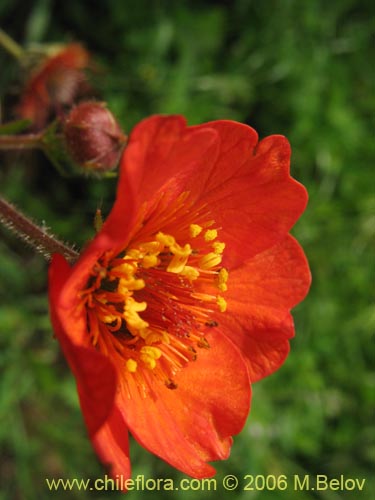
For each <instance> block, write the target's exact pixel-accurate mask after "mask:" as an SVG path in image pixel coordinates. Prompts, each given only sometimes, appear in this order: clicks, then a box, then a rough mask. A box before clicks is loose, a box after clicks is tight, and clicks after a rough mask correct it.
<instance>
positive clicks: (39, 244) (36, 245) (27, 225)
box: [0, 196, 79, 263]
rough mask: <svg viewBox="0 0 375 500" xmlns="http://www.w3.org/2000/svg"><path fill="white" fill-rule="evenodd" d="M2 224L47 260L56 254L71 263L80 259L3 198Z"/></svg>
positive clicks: (0, 215)
mask: <svg viewBox="0 0 375 500" xmlns="http://www.w3.org/2000/svg"><path fill="white" fill-rule="evenodd" d="M0 222H1V223H2V224H3V225H4V226H5V227H6V228H8V229H9V230H10V231H12V232H13V233H15V234H16V235H17V236H18V237H19V238H20V239H21V240H23V241H24V242H26V243H27V244H28V245H30V246H31V247H32V248H33V249H34V250H36V251H37V252H38V253H40V254H42V255H43V257H44V258H45V259H47V260H50V259H51V256H52V254H54V253H60V254H62V255H63V256H64V257H65V258H66V260H67V261H68V262H70V263H73V262H75V261H76V260H77V259H78V256H79V254H78V252H76V251H75V250H73V248H71V247H69V246H67V245H66V244H65V243H63V242H62V241H59V240H58V239H56V238H55V237H54V236H52V235H50V234H48V232H47V230H46V229H45V228H43V227H40V226H38V225H37V224H35V223H34V222H33V221H32V220H30V219H29V218H28V217H26V216H25V215H23V214H22V213H21V212H20V211H19V210H17V209H16V208H15V207H14V206H13V205H11V204H10V203H9V202H8V201H6V200H5V199H4V198H3V197H1V196H0Z"/></svg>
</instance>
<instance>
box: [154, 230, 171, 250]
mask: <svg viewBox="0 0 375 500" xmlns="http://www.w3.org/2000/svg"><path fill="white" fill-rule="evenodd" d="M156 241H158V242H159V243H161V244H162V245H164V246H166V247H170V246H172V245H174V244H175V243H176V240H175V239H174V238H173V236H171V235H169V234H164V233H162V232H159V233H158V234H157V235H156Z"/></svg>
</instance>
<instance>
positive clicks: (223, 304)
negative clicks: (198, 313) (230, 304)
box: [216, 295, 227, 312]
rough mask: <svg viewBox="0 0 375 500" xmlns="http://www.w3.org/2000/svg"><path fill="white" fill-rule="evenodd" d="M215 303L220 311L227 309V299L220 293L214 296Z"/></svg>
mask: <svg viewBox="0 0 375 500" xmlns="http://www.w3.org/2000/svg"><path fill="white" fill-rule="evenodd" d="M216 303H217V305H218V306H219V311H220V312H225V311H226V310H227V301H226V300H225V299H224V298H223V297H221V296H220V295H218V296H217V297H216Z"/></svg>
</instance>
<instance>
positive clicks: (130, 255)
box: [124, 248, 141, 260]
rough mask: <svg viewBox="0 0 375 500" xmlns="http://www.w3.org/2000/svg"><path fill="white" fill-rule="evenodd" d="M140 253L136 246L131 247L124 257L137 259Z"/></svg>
mask: <svg viewBox="0 0 375 500" xmlns="http://www.w3.org/2000/svg"><path fill="white" fill-rule="evenodd" d="M140 255H141V252H140V251H139V250H138V249H137V248H131V249H130V250H128V251H127V252H126V255H125V257H124V259H126V260H128V259H131V260H133V259H134V260H137V259H139V257H140Z"/></svg>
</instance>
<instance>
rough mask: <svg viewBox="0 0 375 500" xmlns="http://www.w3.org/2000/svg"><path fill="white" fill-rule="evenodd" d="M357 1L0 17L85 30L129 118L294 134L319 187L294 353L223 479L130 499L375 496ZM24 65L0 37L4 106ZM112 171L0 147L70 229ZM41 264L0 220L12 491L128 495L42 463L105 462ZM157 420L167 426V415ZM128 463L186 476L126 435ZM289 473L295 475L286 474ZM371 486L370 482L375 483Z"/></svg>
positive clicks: (48, 34)
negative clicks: (100, 172) (231, 478)
mask: <svg viewBox="0 0 375 500" xmlns="http://www.w3.org/2000/svg"><path fill="white" fill-rule="evenodd" d="M372 4H373V2H371V1H370V0H369V1H366V0H362V1H358V0H332V1H330V2H327V1H326V0H316V1H307V0H305V1H301V0H284V1H281V0H280V1H276V0H266V1H263V2H260V1H259V2H257V1H250V0H235V1H226V2H214V1H208V0H197V1H190V2H187V1H176V2H173V1H169V2H168V1H147V0H137V1H118V0H107V1H105V2H104V1H103V2H97V3H96V4H95V8H93V7H92V2H91V1H89V0H80V1H74V0H66V1H65V2H60V1H57V0H55V1H53V0H34V1H25V0H23V1H21V0H2V1H1V3H0V26H1V27H2V28H3V29H5V30H6V31H7V32H8V33H9V34H10V35H12V36H13V37H14V38H15V39H16V40H17V41H19V42H20V43H22V44H29V43H34V42H38V43H43V42H64V41H65V42H66V41H70V40H77V41H81V42H83V43H84V44H85V45H86V47H87V48H88V49H89V50H90V51H92V53H93V55H94V56H95V58H96V60H97V61H98V63H99V65H100V72H99V73H98V74H97V75H96V77H95V78H96V81H95V85H96V86H97V87H98V89H99V91H100V96H101V98H102V99H103V100H106V101H107V102H108V104H109V107H110V109H112V111H113V112H114V113H115V114H116V115H117V117H118V119H119V120H120V122H121V124H122V125H123V127H124V129H125V130H126V131H130V130H131V128H132V127H133V126H134V124H135V123H137V121H139V120H140V119H141V118H143V117H145V116H147V115H149V114H153V113H181V114H184V115H186V117H187V118H188V121H189V123H190V124H197V123H201V122H204V121H207V120H212V119H219V118H229V119H235V120H239V121H242V122H246V123H248V124H250V125H252V126H253V127H254V128H255V129H257V131H258V132H259V134H260V136H261V137H264V136H266V135H268V134H272V133H280V134H284V135H286V136H287V137H288V138H289V140H290V142H291V144H292V148H293V158H292V174H293V176H294V177H296V178H297V179H298V180H300V181H301V182H302V183H303V184H305V185H306V186H307V188H308V191H309V195H310V203H309V206H308V209H307V211H306V213H305V214H304V216H303V217H302V219H301V220H300V221H299V222H298V224H297V225H296V227H295V229H294V231H293V233H294V234H295V235H296V236H297V238H298V239H299V241H300V242H301V243H302V245H303V247H304V249H305V251H306V253H307V255H308V258H309V261H310V264H311V269H312V274H313V285H312V288H311V292H310V294H309V296H308V298H307V299H306V300H305V301H304V302H303V303H302V304H301V305H300V306H298V308H297V309H296V310H295V313H294V316H295V321H296V331H297V335H296V338H295V339H294V340H293V341H292V350H291V354H290V356H289V358H288V360H287V362H286V364H285V365H284V366H283V368H282V369H281V370H280V371H278V372H277V373H276V374H274V375H273V376H272V377H270V378H268V379H266V380H264V381H262V382H260V383H258V384H257V385H256V386H255V387H254V397H253V408H252V412H251V415H250V417H249V421H248V425H247V426H246V428H245V429H244V430H243V432H242V434H241V435H240V436H239V437H237V438H236V439H235V442H234V446H233V449H232V456H231V458H230V459H229V460H228V461H226V462H224V463H219V464H218V466H217V470H218V474H217V476H216V477H217V480H218V490H217V491H216V492H213V491H211V492H209V491H205V492H202V491H196V492H194V491H191V492H185V493H182V492H180V491H174V492H155V491H153V492H141V491H140V492H131V493H128V498H130V499H132V500H133V499H134V500H136V499H140V498H143V497H147V498H160V499H161V498H171V499H172V498H187V499H192V500H193V499H199V498H202V496H204V497H205V498H215V497H216V496H217V495H220V496H224V497H225V498H226V496H228V497H231V498H238V499H245V498H246V499H258V498H260V499H262V500H268V499H272V500H279V499H280V500H284V499H285V500H286V499H291V498H292V499H298V500H310V499H311V500H312V499H323V500H339V499H340V498H344V497H348V498H361V499H363V500H367V499H368V500H370V499H371V498H375V496H373V495H374V482H371V481H373V480H372V479H371V477H370V470H371V465H372V466H373V464H374V459H375V449H374V420H373V409H374V392H375V391H374V382H375V376H374V371H373V368H374V343H373V335H372V334H373V332H374V330H375V313H374V309H373V305H372V304H371V302H372V300H373V299H372V295H373V284H374V267H375V266H374V258H373V255H374V253H373V250H374V241H375V239H374V232H375V200H374V184H375V182H374V181H375V179H374V165H373V160H374V157H375V154H374V143H375V141H374V140H373V137H372V135H373V125H374V120H373V118H374V110H375V106H374V88H373V86H374V81H375V79H374V76H375V75H374V66H375V65H374V51H373V50H372V49H371V45H370V37H371V34H372V33H373V31H374V19H375V16H374V8H373V7H372ZM17 78H18V67H17V64H16V62H15V61H14V60H12V58H11V57H10V56H9V55H8V54H7V53H5V52H4V51H3V50H0V92H1V103H2V105H3V110H4V113H5V112H6V110H7V103H9V102H12V99H13V100H14V98H15V96H16V95H17V91H18V89H19V87H18V86H17V85H18V84H17V81H18V80H17ZM114 189H115V182H114V181H110V180H107V181H98V180H95V179H92V180H86V179H62V178H61V177H60V176H59V175H58V174H57V172H56V171H55V170H54V169H53V168H52V167H51V164H50V163H49V162H48V161H47V160H46V159H45V158H44V157H43V155H42V154H35V153H34V154H28V153H19V152H17V153H12V154H9V153H7V154H2V155H1V163H0V192H1V193H2V194H3V195H5V196H6V197H7V198H8V199H9V200H11V201H12V202H14V203H15V204H16V205H18V206H19V207H20V208H21V209H22V210H23V211H25V212H26V213H27V214H29V215H31V216H32V217H34V218H35V219H36V220H38V221H44V222H45V224H46V225H47V226H49V227H50V228H52V231H53V232H54V233H55V234H57V235H59V236H60V237H62V238H64V239H66V240H67V241H71V242H75V243H77V245H78V246H79V245H82V244H83V243H84V241H85V240H87V238H89V237H91V236H92V235H93V227H92V219H93V215H94V213H95V209H96V208H97V207H99V206H100V207H102V210H103V212H104V214H106V213H108V211H109V209H110V207H111V203H112V200H113V195H114ZM46 272H47V264H46V263H45V262H44V261H43V259H42V258H41V257H39V256H37V255H34V254H33V252H32V251H31V250H29V249H27V248H25V247H24V245H23V244H22V243H20V242H19V241H18V240H16V239H15V238H14V237H13V236H12V235H11V234H10V233H9V232H8V231H7V230H5V229H4V228H0V447H1V458H0V459H1V464H0V466H1V472H0V484H1V493H0V499H1V500H8V499H12V500H13V499H14V500H18V499H19V500H23V499H26V500H34V499H37V498H38V499H47V498H50V497H51V498H56V499H58V498H72V499H75V498H77V499H86V498H87V499H99V498H107V497H108V498H122V495H121V494H120V493H110V492H106V493H104V492H103V493H100V492H93V491H91V492H90V491H87V492H83V491H81V492H79V491H77V489H75V490H73V491H70V492H68V491H63V490H60V491H58V492H49V491H48V489H47V487H46V484H45V478H59V477H63V478H83V479H86V478H100V477H103V476H104V474H105V470H104V468H103V467H102V466H101V465H100V464H99V462H98V460H97V458H96V457H95V455H94V453H93V451H92V449H91V445H90V443H89V441H88V439H87V437H86V431H85V428H84V425H83V422H82V417H81V413H80V410H79V407H78V402H77V396H76V392H75V385H74V381H73V377H72V375H71V374H70V372H69V370H68V369H67V366H66V364H65V361H64V360H63V358H62V356H61V354H60V352H59V348H58V345H57V342H56V341H55V340H54V339H53V338H52V331H51V326H50V323H49V318H48V314H47V310H48V307H47V299H46ZM160 432H163V430H162V429H160ZM132 462H133V475H134V477H135V476H136V475H137V474H144V475H145V476H146V477H151V478H157V477H170V478H175V479H176V480H178V479H181V478H183V477H184V476H183V475H182V474H180V473H179V472H177V471H175V470H173V469H172V468H170V467H169V466H168V465H166V464H164V463H163V462H162V461H161V460H159V459H157V458H155V457H153V456H151V455H150V454H148V453H147V452H146V451H144V450H143V449H141V448H140V447H138V446H137V445H136V444H135V443H132ZM226 474H235V475H237V476H238V477H239V478H240V481H241V484H242V486H244V484H246V481H243V480H242V478H243V477H244V476H245V475H246V474H254V475H256V474H263V475H267V474H273V475H280V474H285V475H286V476H287V477H288V478H292V477H293V475H294V474H299V475H300V476H304V475H305V474H310V475H312V476H315V475H316V474H326V475H328V476H329V477H331V478H333V477H339V476H340V475H341V474H344V475H345V476H346V477H351V478H353V477H354V478H366V485H365V490H364V491H363V492H362V493H361V492H358V491H357V492H354V493H347V494H345V493H342V492H339V491H329V490H327V491H304V492H298V491H293V490H292V488H291V487H290V488H288V489H287V490H285V491H277V490H276V491H266V490H264V491H243V490H242V488H238V489H236V490H235V491H233V492H225V490H223V488H222V487H221V485H220V481H221V479H222V478H223V476H224V475H226ZM291 483H292V481H291V480H290V484H291ZM371 492H372V494H371Z"/></svg>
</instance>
